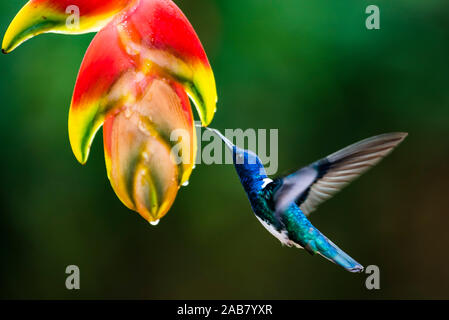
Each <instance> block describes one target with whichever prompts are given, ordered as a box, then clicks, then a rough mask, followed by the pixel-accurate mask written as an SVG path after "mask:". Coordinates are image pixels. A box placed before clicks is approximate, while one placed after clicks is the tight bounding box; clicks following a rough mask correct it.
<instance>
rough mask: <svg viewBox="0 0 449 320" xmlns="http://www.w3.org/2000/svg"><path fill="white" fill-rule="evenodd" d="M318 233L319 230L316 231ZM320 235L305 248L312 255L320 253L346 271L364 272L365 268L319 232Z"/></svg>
mask: <svg viewBox="0 0 449 320" xmlns="http://www.w3.org/2000/svg"><path fill="white" fill-rule="evenodd" d="M316 231H318V230H316ZM318 233H319V235H318V236H317V237H316V238H315V239H314V240H311V241H309V242H308V243H307V245H306V246H305V247H304V249H305V250H307V251H308V252H309V253H311V254H315V253H318V254H320V255H321V256H323V257H324V258H326V259H327V260H329V261H331V262H333V263H335V264H336V265H339V266H341V267H343V268H344V269H346V270H347V271H349V272H353V273H360V272H363V270H364V268H363V266H362V265H361V264H360V263H358V262H357V261H355V260H354V259H353V258H351V257H350V256H349V255H348V254H347V253H346V252H344V251H343V250H341V249H340V248H339V247H337V246H336V245H335V244H334V243H333V242H332V241H330V240H329V239H328V238H326V237H325V236H324V235H323V234H321V233H320V232H319V231H318Z"/></svg>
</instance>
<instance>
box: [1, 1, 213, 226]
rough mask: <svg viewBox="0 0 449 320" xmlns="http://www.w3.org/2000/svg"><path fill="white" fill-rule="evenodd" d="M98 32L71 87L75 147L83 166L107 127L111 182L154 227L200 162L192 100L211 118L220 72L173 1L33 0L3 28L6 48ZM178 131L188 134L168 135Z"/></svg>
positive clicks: (207, 121)
mask: <svg viewBox="0 0 449 320" xmlns="http://www.w3.org/2000/svg"><path fill="white" fill-rule="evenodd" d="M77 10H78V11H77ZM78 13H79V17H78ZM97 31H99V33H98V34H97V35H96V36H95V37H94V39H93V41H92V43H91V44H90V46H89V48H88V50H87V52H86V54H85V57H84V60H83V62H82V65H81V68H80V71H79V74H78V79H77V81H76V84H75V89H74V93H73V97H72V103H71V107H70V112H69V138H70V144H71V146H72V150H73V153H74V154H75V157H76V158H77V159H78V161H79V162H80V163H82V164H85V163H86V162H87V160H88V157H89V150H90V147H91V144H92V142H93V139H94V137H95V135H96V133H97V131H98V130H99V129H100V128H101V127H102V126H103V136H104V151H105V159H106V167H107V173H108V177H109V179H110V181H111V185H112V187H113V188H114V190H115V192H116V194H117V196H118V197H119V198H120V200H121V201H122V202H123V203H124V204H125V205H126V206H127V207H128V208H130V209H131V210H134V211H136V212H138V213H139V214H140V215H141V216H142V217H143V218H145V219H146V220H147V221H149V222H151V223H153V224H156V223H157V222H158V221H159V220H160V219H161V218H162V217H163V216H164V215H165V214H166V213H167V212H168V211H169V209H170V208H171V206H172V204H173V202H174V200H175V198H176V195H177V192H178V190H179V188H180V186H181V185H186V184H187V183H188V180H189V178H190V175H191V173H192V170H193V167H194V164H195V157H196V147H197V146H196V130H195V126H194V117H193V113H192V109H191V105H190V101H189V98H190V99H191V100H192V101H193V102H194V104H195V107H196V109H197V111H198V114H199V117H200V120H201V123H202V125H203V126H207V125H209V124H210V123H211V121H212V119H213V117H214V114H215V111H216V101H217V94H216V87H215V79H214V75H213V72H212V69H211V67H210V64H209V61H208V58H207V56H206V53H205V52H204V49H203V47H202V45H201V42H200V40H199V39H198V36H197V35H196V33H195V31H194V29H193V27H192V26H191V24H190V23H189V21H188V20H187V18H186V17H185V16H184V14H183V13H182V12H181V10H180V9H179V8H178V7H177V6H176V5H175V4H174V3H173V2H172V1H171V0H134V1H130V0H126V1H125V0H116V1H107V0H103V1H92V0H32V1H30V2H28V3H27V4H26V5H25V6H24V7H23V8H22V9H21V10H20V12H19V13H18V14H17V16H16V17H15V18H14V20H13V21H12V23H11V25H10V26H9V28H8V30H7V31H6V34H5V36H4V39H3V44H2V51H3V53H9V52H11V51H12V50H14V49H15V48H16V47H18V46H19V45H20V44H21V43H23V42H24V41H26V40H28V39H30V38H32V37H34V36H36V35H39V34H42V33H49V32H53V33H64V34H82V33H88V32H97ZM174 130H182V131H183V132H186V133H187V135H188V137H184V138H185V139H180V140H179V141H172V139H170V136H171V133H172V132H173V131H174ZM175 145H177V146H178V147H179V145H180V150H179V151H180V152H179V155H180V156H181V157H182V161H177V159H176V156H178V155H175V154H174V153H173V147H174V146H175Z"/></svg>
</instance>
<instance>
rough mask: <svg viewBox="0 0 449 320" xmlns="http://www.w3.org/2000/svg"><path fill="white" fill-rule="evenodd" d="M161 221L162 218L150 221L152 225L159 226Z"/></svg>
mask: <svg viewBox="0 0 449 320" xmlns="http://www.w3.org/2000/svg"><path fill="white" fill-rule="evenodd" d="M160 221H161V220H156V221H150V224H151V225H152V226H157V225H158V224H159V222H160Z"/></svg>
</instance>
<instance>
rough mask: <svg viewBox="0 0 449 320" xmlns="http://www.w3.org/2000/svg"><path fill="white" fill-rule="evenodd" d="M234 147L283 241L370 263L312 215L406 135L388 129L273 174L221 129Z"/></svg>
mask: <svg viewBox="0 0 449 320" xmlns="http://www.w3.org/2000/svg"><path fill="white" fill-rule="evenodd" d="M207 129H208V130H210V131H213V132H214V133H215V134H216V135H218V136H219V137H220V138H221V139H222V140H223V142H224V143H225V145H226V146H227V147H228V148H229V149H230V150H231V152H232V158H233V164H234V167H235V169H236V171H237V174H238V176H239V178H240V182H241V184H242V185H243V188H244V189H245V191H246V194H247V196H248V199H249V201H250V203H251V207H252V210H253V211H254V213H255V215H256V217H257V219H258V220H259V221H260V222H261V224H262V225H263V226H264V227H265V228H266V229H267V230H268V231H269V232H270V233H271V234H272V235H273V236H274V237H276V238H277V239H278V240H279V241H280V242H281V243H282V244H283V245H285V246H288V247H296V248H300V249H305V250H306V251H307V252H309V253H310V254H312V255H315V254H317V253H318V254H319V255H321V256H323V257H324V258H326V259H328V260H329V261H331V262H333V263H335V264H337V265H339V266H341V267H343V268H344V269H346V270H347V271H349V272H353V273H358V272H363V270H364V267H363V266H362V265H361V264H360V263H358V262H357V261H355V260H354V259H353V258H351V257H350V256H349V255H348V254H347V253H345V252H344V251H343V250H341V249H340V248H339V247H337V246H336V245H335V244H334V243H333V242H332V241H331V240H329V239H328V238H327V237H326V236H325V235H324V234H322V233H321V232H320V231H319V230H318V229H317V228H315V227H314V226H313V225H312V223H311V222H310V221H309V219H308V216H309V215H310V214H311V213H312V212H313V211H315V209H316V208H317V207H318V206H319V205H320V204H321V203H323V202H324V201H326V200H328V199H330V198H331V197H332V196H334V195H335V194H336V193H337V192H339V191H340V190H341V189H343V188H344V187H346V186H347V185H348V184H349V183H350V182H352V181H353V180H355V179H356V178H358V177H359V176H360V175H361V174H363V173H365V172H366V171H367V170H368V169H370V168H371V167H373V166H374V165H376V164H377V163H379V162H380V161H381V160H382V159H383V158H384V157H385V156H387V155H388V154H389V153H390V152H391V151H393V149H394V148H396V147H397V146H398V145H399V144H400V143H401V142H402V141H403V140H404V139H405V138H406V137H407V135H408V134H407V133H387V134H382V135H379V136H375V137H372V138H369V139H366V140H363V141H361V142H358V143H355V144H353V145H350V146H349V147H346V148H344V149H342V150H340V151H338V152H335V153H333V154H331V155H330V156H327V157H325V158H323V159H321V160H318V161H316V162H314V163H312V164H311V165H309V166H306V167H304V168H302V169H300V170H298V171H296V172H295V173H293V174H290V175H287V176H285V177H279V178H276V179H274V180H273V179H270V178H269V177H268V176H267V174H266V171H265V168H264V166H263V164H262V162H261V160H260V159H259V157H258V156H257V155H256V154H255V153H254V152H252V151H250V150H244V149H241V148H239V147H237V146H236V145H234V144H233V143H232V142H231V141H230V140H229V139H227V138H226V137H225V136H224V135H223V134H222V133H221V132H220V131H218V130H217V129H213V128H207Z"/></svg>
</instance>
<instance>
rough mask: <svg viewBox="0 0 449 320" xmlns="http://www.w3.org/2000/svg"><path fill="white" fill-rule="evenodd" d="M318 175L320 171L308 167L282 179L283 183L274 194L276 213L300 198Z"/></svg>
mask: <svg viewBox="0 0 449 320" xmlns="http://www.w3.org/2000/svg"><path fill="white" fill-rule="evenodd" d="M317 177H318V171H317V170H316V169H315V168H313V167H306V168H303V169H301V170H299V171H297V172H295V173H294V174H291V175H289V176H287V177H285V178H284V179H282V180H281V181H282V184H281V186H280V187H279V189H278V190H277V191H276V193H275V195H274V201H275V209H276V214H277V215H279V214H280V213H282V212H284V211H285V210H286V209H287V208H288V206H289V205H290V204H292V203H293V202H295V201H296V199H298V198H300V197H301V196H302V195H303V194H304V192H306V191H307V190H308V189H309V188H310V186H311V185H312V183H314V181H315V180H316V179H317Z"/></svg>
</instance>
